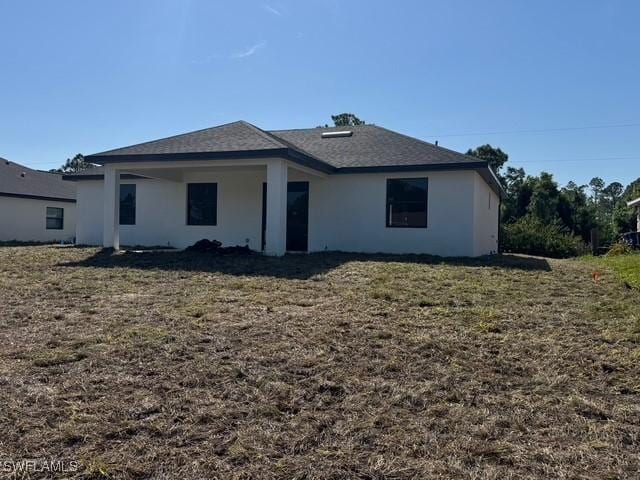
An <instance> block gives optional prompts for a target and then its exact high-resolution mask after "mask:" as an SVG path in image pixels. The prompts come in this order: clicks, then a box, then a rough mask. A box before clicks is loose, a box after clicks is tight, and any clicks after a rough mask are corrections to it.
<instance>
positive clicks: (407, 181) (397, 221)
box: [387, 178, 428, 228]
mask: <svg viewBox="0 0 640 480" xmlns="http://www.w3.org/2000/svg"><path fill="white" fill-rule="evenodd" d="M427 190H428V179H426V178H390V179H387V227H413V228H426V226H427Z"/></svg>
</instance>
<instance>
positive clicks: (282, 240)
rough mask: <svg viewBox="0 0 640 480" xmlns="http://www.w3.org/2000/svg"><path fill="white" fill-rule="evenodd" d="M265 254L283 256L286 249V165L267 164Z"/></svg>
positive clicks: (284, 162) (278, 162) (278, 161)
mask: <svg viewBox="0 0 640 480" xmlns="http://www.w3.org/2000/svg"><path fill="white" fill-rule="evenodd" d="M265 233H266V234H265V239H266V245H265V253H266V254H267V255H284V254H285V251H286V249H287V163H286V161H285V160H281V159H274V160H269V161H268V162H267V228H266V232H265Z"/></svg>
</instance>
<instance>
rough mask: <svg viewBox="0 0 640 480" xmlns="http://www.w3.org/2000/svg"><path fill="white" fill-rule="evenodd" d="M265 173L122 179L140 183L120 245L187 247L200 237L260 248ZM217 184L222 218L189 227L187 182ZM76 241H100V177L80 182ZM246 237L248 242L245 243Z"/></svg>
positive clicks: (123, 229)
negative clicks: (133, 213) (132, 218)
mask: <svg viewBox="0 0 640 480" xmlns="http://www.w3.org/2000/svg"><path fill="white" fill-rule="evenodd" d="M265 178H266V175H265V172H263V171H261V170H257V171H243V172H219V173H210V172H198V173H195V172H194V173H188V174H186V176H185V179H184V180H185V181H184V182H174V181H169V180H155V179H154V180H150V179H143V180H124V179H123V180H121V181H120V183H121V185H124V184H128V183H129V184H131V183H133V184H135V185H136V224H135V225H120V244H121V245H129V246H132V245H148V246H171V247H177V248H184V247H187V246H189V245H192V244H193V243H195V242H196V241H198V240H200V239H202V238H209V239H216V240H219V241H221V242H222V243H223V244H224V245H246V244H248V245H249V247H250V248H252V249H254V250H260V247H261V228H262V210H261V209H262V182H263V181H265ZM190 182H216V183H217V184H218V218H217V225H215V226H199V225H187V183H190ZM77 192H78V193H77V198H78V218H79V221H78V229H77V242H78V243H80V244H87V245H100V244H102V228H103V227H102V218H103V204H102V181H97V180H88V181H87V180H85V181H80V182H78V191H77ZM247 240H248V242H247Z"/></svg>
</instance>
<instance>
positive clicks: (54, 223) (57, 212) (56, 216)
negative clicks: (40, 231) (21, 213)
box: [47, 207, 64, 230]
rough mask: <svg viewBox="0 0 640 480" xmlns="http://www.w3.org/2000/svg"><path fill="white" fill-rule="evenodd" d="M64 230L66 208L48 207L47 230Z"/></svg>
mask: <svg viewBox="0 0 640 480" xmlns="http://www.w3.org/2000/svg"><path fill="white" fill-rule="evenodd" d="M63 228H64V208H58V207H47V230H62V229H63Z"/></svg>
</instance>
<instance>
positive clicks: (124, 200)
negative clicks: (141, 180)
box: [120, 184, 136, 225]
mask: <svg viewBox="0 0 640 480" xmlns="http://www.w3.org/2000/svg"><path fill="white" fill-rule="evenodd" d="M135 224H136V186H135V185H130V184H123V185H120V225H135Z"/></svg>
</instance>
